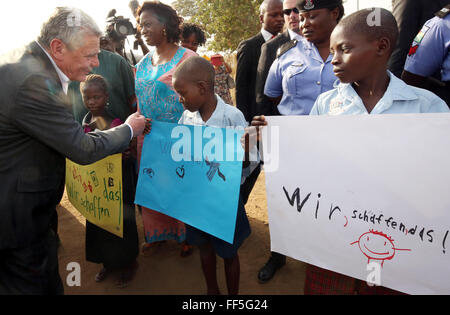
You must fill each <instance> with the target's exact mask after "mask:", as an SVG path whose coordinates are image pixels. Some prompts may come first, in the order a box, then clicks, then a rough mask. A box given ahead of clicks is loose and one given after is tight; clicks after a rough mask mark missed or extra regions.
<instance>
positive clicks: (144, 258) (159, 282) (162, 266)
mask: <svg viewBox="0 0 450 315" xmlns="http://www.w3.org/2000/svg"><path fill="white" fill-rule="evenodd" d="M246 210H247V215H248V217H249V221H250V225H251V228H252V233H251V235H250V237H249V238H248V239H247V240H246V241H245V243H244V244H243V245H242V247H241V248H240V250H239V258H240V262H241V280H240V294H242V295H297V294H303V284H304V274H305V264H304V263H302V262H299V261H296V260H293V259H290V258H288V259H287V262H286V265H285V266H284V267H283V268H281V269H280V270H279V271H278V273H277V274H276V276H275V277H274V278H273V279H272V280H271V281H269V282H268V283H265V284H260V283H258V279H257V274H258V270H259V269H260V268H261V267H262V266H263V265H264V263H265V262H266V261H267V259H268V257H269V252H270V235H269V226H268V217H267V203H266V190H265V179H264V174H263V173H261V175H260V176H259V179H258V182H257V183H256V185H255V188H254V189H253V191H252V194H251V195H250V199H249V201H248V203H247V206H246ZM58 215H59V235H60V238H61V247H60V250H59V268H60V275H61V279H62V280H63V282H64V285H65V288H64V289H65V294H66V295H108V294H111V295H119V294H120V295H133V294H138V295H203V294H205V292H206V285H205V283H204V279H203V275H202V272H201V268H200V258H199V252H198V249H194V253H193V254H192V255H191V256H189V257H186V258H182V257H180V246H179V245H178V244H177V243H176V242H166V243H164V244H162V245H159V246H155V247H154V248H152V249H150V250H149V251H148V252H146V253H145V254H140V255H139V257H138V263H139V269H138V270H137V273H136V277H135V279H134V280H133V281H132V282H131V283H130V285H129V286H128V287H126V288H118V287H116V285H115V281H116V277H117V275H115V274H111V275H109V276H108V278H106V279H105V280H104V281H103V282H101V283H96V282H95V280H94V277H95V275H96V273H97V272H98V271H99V270H100V268H101V266H100V265H97V264H94V263H90V262H87V261H86V257H85V225H86V223H85V219H84V218H83V217H82V216H81V215H80V214H79V213H78V212H77V211H76V210H75V209H74V208H73V207H72V205H71V204H70V203H69V201H68V199H67V196H66V195H65V196H64V199H63V201H62V202H61V205H60V206H59V207H58ZM136 221H137V226H138V231H139V240H140V243H142V242H143V241H144V240H143V226H142V218H141V216H140V214H139V212H136ZM72 262H75V263H78V264H79V265H80V266H81V286H79V287H69V286H67V281H66V279H67V277H68V276H69V275H70V273H71V272H72V269H70V270H69V271H68V270H67V266H68V264H70V263H72ZM217 265H218V266H217V275H218V281H219V286H220V289H221V291H222V293H223V294H225V293H226V292H227V291H226V282H225V277H224V269H223V262H222V260H221V259H218V264H217Z"/></svg>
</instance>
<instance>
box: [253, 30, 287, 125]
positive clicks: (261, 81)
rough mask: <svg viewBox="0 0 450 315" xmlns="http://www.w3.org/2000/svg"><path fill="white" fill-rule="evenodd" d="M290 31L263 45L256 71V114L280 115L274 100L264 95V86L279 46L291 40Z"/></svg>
mask: <svg viewBox="0 0 450 315" xmlns="http://www.w3.org/2000/svg"><path fill="white" fill-rule="evenodd" d="M290 40H291V38H290V36H289V32H288V31H286V32H284V33H282V34H280V35H278V36H277V37H275V38H274V39H271V40H269V41H268V42H267V43H265V44H264V45H262V47H261V56H260V57H259V62H258V68H257V72H256V87H255V93H256V115H266V116H274V115H280V113H279V112H278V109H277V108H276V106H274V105H273V103H272V101H271V100H270V99H269V98H268V97H267V96H266V95H264V86H265V85H266V80H267V75H268V74H269V70H270V66H272V63H273V62H274V61H275V59H276V57H277V51H278V48H280V47H281V46H282V45H283V44H284V43H287V42H288V41H290Z"/></svg>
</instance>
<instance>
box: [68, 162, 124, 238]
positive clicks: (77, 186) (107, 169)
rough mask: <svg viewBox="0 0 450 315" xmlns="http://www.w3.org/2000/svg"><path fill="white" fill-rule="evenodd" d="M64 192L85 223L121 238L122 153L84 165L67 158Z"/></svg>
mask: <svg viewBox="0 0 450 315" xmlns="http://www.w3.org/2000/svg"><path fill="white" fill-rule="evenodd" d="M66 191H67V196H68V197H69V201H70V202H71V203H72V205H73V206H74V207H75V208H76V209H77V210H78V211H79V212H80V213H81V214H82V215H83V216H84V217H85V218H86V220H88V221H89V222H90V223H92V224H95V225H97V226H98V227H100V228H102V229H104V230H106V231H108V232H110V233H113V234H115V235H117V236H119V237H123V197H122V192H123V189H122V154H116V155H112V156H109V157H107V158H105V159H103V160H101V161H98V162H97V163H94V164H91V165H85V166H82V165H78V164H76V163H73V162H72V161H70V160H69V159H67V160H66Z"/></svg>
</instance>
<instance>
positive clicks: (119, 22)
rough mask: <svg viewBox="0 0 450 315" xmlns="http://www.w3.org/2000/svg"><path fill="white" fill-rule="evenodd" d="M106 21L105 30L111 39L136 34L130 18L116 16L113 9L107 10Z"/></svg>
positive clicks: (120, 38)
mask: <svg viewBox="0 0 450 315" xmlns="http://www.w3.org/2000/svg"><path fill="white" fill-rule="evenodd" d="M106 23H107V27H106V28H107V30H106V32H107V34H108V35H109V37H110V38H112V39H115V40H123V39H125V38H126V37H127V36H129V35H136V32H137V29H136V28H134V26H133V24H132V23H131V22H130V19H125V18H124V17H123V16H116V10H115V9H112V10H111V11H110V12H109V14H108V16H107V18H106Z"/></svg>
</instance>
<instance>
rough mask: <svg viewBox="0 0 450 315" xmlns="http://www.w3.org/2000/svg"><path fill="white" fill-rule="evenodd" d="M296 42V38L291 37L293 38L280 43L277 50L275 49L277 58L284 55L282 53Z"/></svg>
mask: <svg viewBox="0 0 450 315" xmlns="http://www.w3.org/2000/svg"><path fill="white" fill-rule="evenodd" d="M297 43H298V40H296V39H293V40H291V41H289V42H287V43H284V44H283V45H281V46H280V48H278V50H277V58H279V57H281V56H282V55H284V53H285V52H287V51H288V50H289V49H291V48H293V47H295V46H297Z"/></svg>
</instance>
